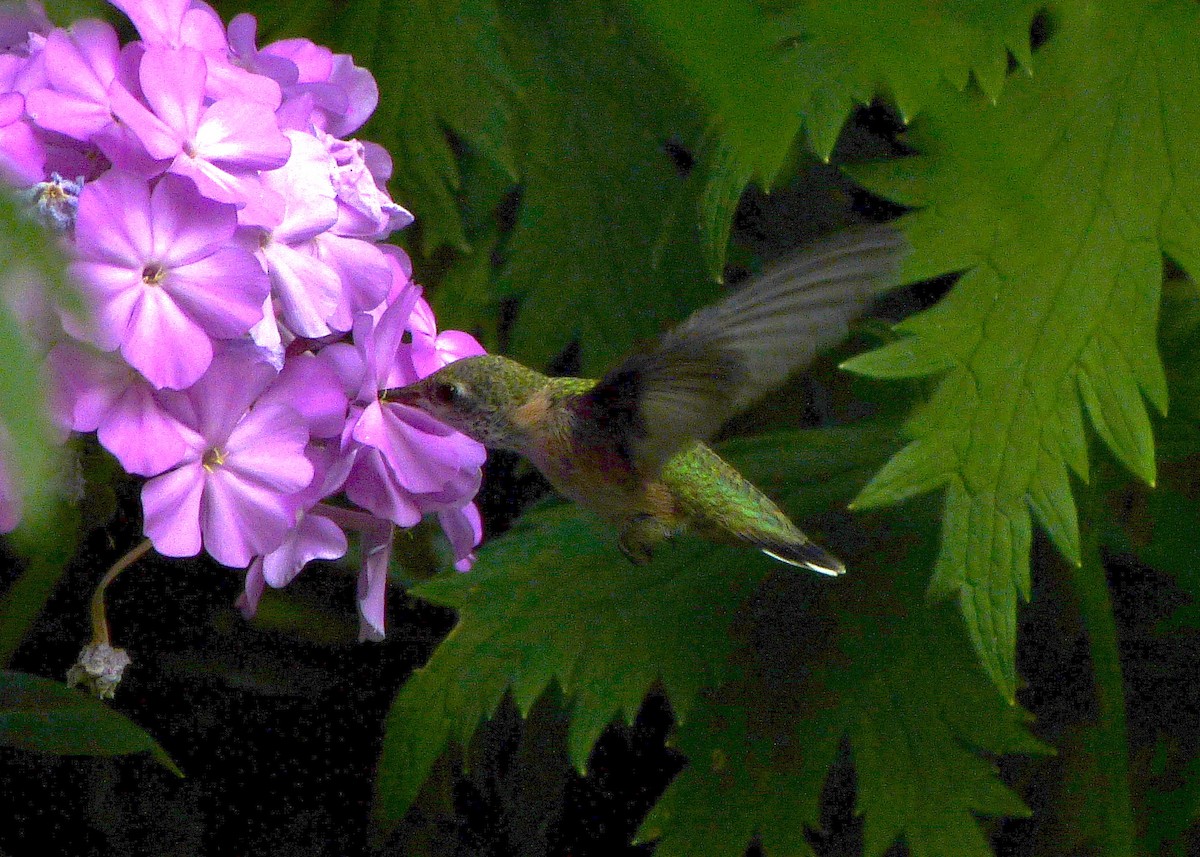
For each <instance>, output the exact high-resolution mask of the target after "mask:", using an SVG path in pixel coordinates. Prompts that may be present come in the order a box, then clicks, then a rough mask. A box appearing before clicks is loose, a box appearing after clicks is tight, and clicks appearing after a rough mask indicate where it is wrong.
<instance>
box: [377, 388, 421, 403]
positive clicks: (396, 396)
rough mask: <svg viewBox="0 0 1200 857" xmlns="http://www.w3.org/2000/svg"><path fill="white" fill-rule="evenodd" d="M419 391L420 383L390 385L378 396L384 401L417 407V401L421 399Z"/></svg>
mask: <svg viewBox="0 0 1200 857" xmlns="http://www.w3.org/2000/svg"><path fill="white" fill-rule="evenodd" d="M421 392H422V391H421V385H420V384H409V385H408V386H407V387H392V388H391V389H390V390H384V391H383V392H382V393H380V394H379V398H380V399H381V400H383V401H385V402H398V403H399V404H401V405H409V406H410V407H417V402H419V401H420V399H421Z"/></svg>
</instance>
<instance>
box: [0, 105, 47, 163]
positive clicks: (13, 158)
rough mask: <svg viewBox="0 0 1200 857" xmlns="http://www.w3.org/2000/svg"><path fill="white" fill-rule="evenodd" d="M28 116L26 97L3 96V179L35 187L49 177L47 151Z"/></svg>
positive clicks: (0, 143)
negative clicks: (25, 117) (29, 122)
mask: <svg viewBox="0 0 1200 857" xmlns="http://www.w3.org/2000/svg"><path fill="white" fill-rule="evenodd" d="M24 114H25V99H24V97H23V96H21V95H20V94H19V93H16V92H6V93H4V94H3V95H0V179H3V180H4V181H6V182H8V183H9V184H15V185H18V186H21V185H31V184H33V183H34V182H38V181H41V180H42V179H43V178H44V177H45V175H46V150H45V149H44V148H43V146H42V144H41V141H40V140H38V138H37V136H36V135H35V134H34V133H33V129H32V128H30V127H29V125H28V124H27V123H26V122H25V121H24V118H23V117H24Z"/></svg>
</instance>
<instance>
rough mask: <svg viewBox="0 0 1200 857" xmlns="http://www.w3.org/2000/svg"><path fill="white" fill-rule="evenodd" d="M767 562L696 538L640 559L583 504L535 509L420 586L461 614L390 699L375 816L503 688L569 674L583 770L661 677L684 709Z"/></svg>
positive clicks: (535, 685)
mask: <svg viewBox="0 0 1200 857" xmlns="http://www.w3.org/2000/svg"><path fill="white" fill-rule="evenodd" d="M769 565H770V561H769V560H767V559H766V558H765V557H760V556H759V555H756V554H752V553H748V552H745V551H738V550H736V549H732V548H720V549H716V550H714V549H713V548H712V547H711V546H709V545H707V544H701V543H699V542H698V541H696V540H691V539H689V540H686V541H681V543H680V544H679V545H677V546H672V547H671V548H670V549H669V550H668V549H664V550H662V551H661V557H660V558H659V559H658V560H657V561H656V562H654V563H653V564H652V565H650V566H647V567H646V568H644V569H643V568H634V567H633V566H631V565H630V564H629V563H628V561H626V560H625V558H624V557H623V556H622V555H621V553H620V551H619V550H618V549H617V547H616V540H615V536H614V534H613V533H612V532H611V530H608V529H606V528H604V527H603V525H602V524H599V523H596V522H593V521H592V520H590V519H589V518H586V517H584V514H583V513H582V512H580V511H578V510H576V509H574V508H571V507H567V506H555V507H552V508H549V509H544V510H542V511H538V512H534V513H530V514H527V515H526V516H525V517H524V518H523V519H522V522H521V524H519V525H518V527H517V528H516V529H515V530H514V531H513V532H512V533H510V534H508V535H506V536H505V537H504V538H503V539H500V540H498V541H497V542H495V543H493V544H492V545H489V546H488V547H486V548H484V549H483V550H482V551H481V554H480V560H479V563H478V565H477V566H476V569H475V570H474V571H472V572H471V573H470V574H469V575H459V576H453V577H444V578H438V579H435V580H434V581H432V582H430V583H427V584H424V585H422V586H419V587H417V588H416V590H415V593H416V594H417V595H420V596H421V597H422V598H426V599H428V600H430V601H433V602H435V603H437V604H444V605H447V606H451V607H454V608H456V609H457V610H458V611H459V612H460V620H459V624H458V626H457V627H456V628H455V629H454V631H453V632H452V633H451V635H450V637H449V638H447V639H446V640H445V642H443V643H442V644H441V646H439V647H438V649H437V651H436V652H435V653H434V655H433V657H432V659H431V660H430V662H429V663H428V665H426V666H425V667H424V668H423V669H421V670H419V671H418V672H417V673H416V674H415V675H414V676H413V677H412V678H411V679H410V680H409V682H408V683H407V684H406V685H405V686H404V687H403V688H402V689H401V691H400V694H399V696H398V697H397V698H396V702H395V703H394V705H393V707H392V711H391V713H390V715H389V717H388V726H387V729H388V738H387V740H386V742H385V745H384V750H383V756H382V759H381V761H380V782H379V789H380V796H379V807H378V811H379V815H380V816H381V817H382V818H383V819H384V820H386V821H392V822H396V821H398V820H399V819H400V818H402V817H403V815H404V812H405V811H406V810H407V808H408V806H409V804H410V803H411V802H412V800H413V799H414V798H415V797H416V794H417V792H418V790H419V788H420V785H421V783H422V782H423V781H424V779H425V777H426V775H427V774H428V772H429V770H430V768H431V767H432V765H433V763H434V761H435V760H436V759H437V757H438V756H439V755H441V753H442V752H443V751H444V750H445V749H446V747H447V746H448V745H449V743H450V742H451V741H454V742H455V743H458V744H463V743H465V742H466V741H467V739H469V738H470V736H471V734H472V733H473V732H474V730H475V728H476V726H478V724H479V722H480V721H481V720H482V719H483V718H485V717H489V716H491V714H492V713H493V712H494V711H495V709H496V706H497V705H498V704H499V703H500V701H501V699H502V698H503V697H504V695H505V693H507V692H511V693H512V694H513V696H514V698H515V701H516V703H517V706H518V708H519V709H520V711H521V712H522V714H525V713H527V712H528V710H529V708H530V707H531V706H532V705H533V703H534V702H535V701H536V700H537V699H538V698H539V697H540V696H541V695H542V694H543V693H544V692H545V691H546V689H547V688H548V687H549V686H550V684H551V682H553V681H557V682H558V683H559V684H560V685H561V687H562V688H563V692H564V694H565V696H566V698H567V699H568V700H570V711H571V715H572V716H571V728H570V733H569V737H568V745H569V748H570V753H571V759H572V762H573V764H574V765H575V766H576V767H577V768H579V769H583V768H584V767H585V765H586V762H587V757H588V754H589V752H590V751H591V747H592V745H593V744H594V743H595V741H596V739H597V738H598V737H599V736H600V733H601V732H602V731H603V730H604V728H605V727H606V726H608V725H609V723H611V722H612V721H613V720H615V719H616V718H617V717H623V718H624V719H626V720H632V718H633V717H634V715H635V714H636V713H637V711H638V709H639V708H640V707H641V703H642V699H643V698H644V697H645V695H646V693H648V692H649V690H650V688H651V686H652V685H654V684H655V682H661V684H662V686H663V687H664V689H665V690H666V692H667V694H668V696H669V697H670V698H671V701H672V704H673V705H674V706H675V709H676V711H677V713H678V715H679V716H681V717H686V715H687V712H688V709H689V708H690V707H691V704H692V702H693V701H694V699H695V697H696V694H697V693H698V692H699V690H700V688H702V687H705V686H709V685H712V684H715V683H716V682H717V681H718V680H719V679H720V678H721V676H722V674H723V672H724V669H725V667H724V665H725V663H726V661H727V660H728V657H729V653H730V651H731V650H732V648H733V645H734V644H733V642H732V641H731V640H730V638H729V633H728V631H729V625H730V622H731V621H732V619H733V614H734V611H735V610H736V608H737V606H738V604H740V603H741V602H742V601H743V600H744V599H745V598H746V597H747V596H748V595H749V594H750V593H751V592H753V590H754V587H755V586H756V585H757V583H758V581H759V580H760V579H761V577H762V575H763V574H765V573H766V571H767V570H768V568H769ZM466 675H469V676H470V681H469V682H464V681H463V677H464V676H466Z"/></svg>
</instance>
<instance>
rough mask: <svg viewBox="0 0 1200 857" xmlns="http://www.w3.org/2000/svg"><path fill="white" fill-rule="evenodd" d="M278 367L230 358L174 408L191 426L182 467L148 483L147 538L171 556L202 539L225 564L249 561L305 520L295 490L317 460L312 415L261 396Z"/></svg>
mask: <svg viewBox="0 0 1200 857" xmlns="http://www.w3.org/2000/svg"><path fill="white" fill-rule="evenodd" d="M275 377H276V374H275V370H274V368H273V367H271V366H270V365H269V364H266V363H261V362H256V361H253V360H250V359H246V357H245V356H244V355H241V354H229V355H225V354H223V355H221V356H219V357H218V358H217V359H216V360H214V361H213V365H212V367H211V368H210V369H209V371H208V373H207V374H206V375H205V376H204V377H203V378H201V379H200V380H199V381H198V382H197V383H196V384H195V385H194V386H192V387H191V388H190V389H189V390H187V392H185V393H174V394H170V395H171V396H172V405H173V410H174V412H175V413H176V415H177V416H178V418H179V420H180V422H181V423H183V424H184V425H185V426H186V427H187V429H189V432H188V433H187V435H186V441H187V451H186V453H185V455H184V457H183V460H182V461H181V462H180V464H179V465H178V466H177V467H175V468H174V469H172V470H170V471H168V472H166V473H163V474H162V475H160V476H156V477H154V478H153V479H151V480H150V481H148V482H147V483H146V485H145V487H144V488H143V489H142V508H143V509H144V511H145V517H146V521H145V529H146V535H147V536H148V537H149V538H150V539H151V541H153V543H154V547H155V549H156V550H157V551H158V552H159V553H161V554H165V555H166V556H192V555H194V554H196V553H197V552H199V550H200V548H201V546H202V545H203V547H204V549H205V550H206V551H208V553H209V554H210V555H211V556H212V557H213V558H214V559H216V560H217V561H218V562H220V563H223V564H225V565H228V566H233V567H236V568H244V567H245V566H246V565H248V564H249V563H250V561H251V559H253V558H254V557H255V556H259V555H263V554H268V553H270V552H271V551H273V550H275V549H276V548H277V547H279V545H280V544H281V543H282V541H283V539H284V537H285V535H286V534H287V532H288V530H289V529H291V528H292V527H293V526H294V525H295V522H296V517H295V516H296V507H295V503H294V496H295V495H296V494H298V493H299V492H300V491H302V490H303V489H304V488H306V487H308V485H309V483H310V482H311V481H312V478H313V465H312V463H311V462H310V461H309V459H308V457H307V456H306V455H305V449H306V447H307V445H308V441H309V433H308V429H307V428H306V427H305V425H304V418H303V417H301V416H300V414H299V413H297V412H296V411H295V410H294V409H292V408H290V407H288V406H286V405H282V404H279V403H278V402H266V403H262V402H258V401H257V400H258V399H259V397H260V396H261V395H262V394H263V393H264V392H265V391H266V390H267V389H268V388H269V386H270V384H271V383H272V382H273V381H274V380H275Z"/></svg>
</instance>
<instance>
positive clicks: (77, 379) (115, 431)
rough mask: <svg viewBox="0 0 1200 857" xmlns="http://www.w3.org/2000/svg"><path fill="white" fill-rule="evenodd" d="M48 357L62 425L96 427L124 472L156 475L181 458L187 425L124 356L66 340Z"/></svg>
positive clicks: (87, 429) (81, 429)
mask: <svg viewBox="0 0 1200 857" xmlns="http://www.w3.org/2000/svg"><path fill="white" fill-rule="evenodd" d="M47 360H48V362H49V364H50V369H51V372H52V374H53V376H54V379H55V390H56V392H57V394H58V395H57V399H58V401H57V402H56V403H55V404H56V406H57V408H56V409H57V411H58V414H57V416H58V421H59V423H60V424H61V425H63V426H65V427H66V428H69V429H71V430H72V431H78V432H91V431H94V432H96V434H97V437H98V438H99V440H100V443H101V444H102V445H103V446H104V448H105V449H107V450H108V451H109V452H111V453H112V454H113V455H114V456H116V459H117V461H119V462H121V466H122V467H124V468H125V471H126V472H127V473H133V474H136V475H138V476H155V475H157V474H159V473H162V472H163V471H164V470H166V469H167V468H169V467H174V466H175V465H176V464H178V463H179V462H180V461H181V460H182V459H183V457H184V455H185V453H186V451H187V440H186V439H185V434H186V433H187V431H188V430H187V429H186V427H184V426H183V425H182V424H181V423H180V422H179V420H178V419H177V418H176V417H175V416H174V415H173V414H172V413H171V412H170V411H169V410H167V409H166V408H165V407H164V406H163V403H162V399H161V397H160V396H159V395H158V391H157V390H155V389H154V387H153V386H151V385H150V383H149V382H148V381H146V379H145V378H143V377H142V376H141V374H139V373H138V372H136V371H134V370H133V369H132V368H130V366H129V365H128V364H127V363H125V362H124V361H123V360H119V359H117V358H116V357H115V356H114V355H112V354H104V353H97V352H94V351H89V350H86V349H84V348H82V347H80V346H78V345H76V344H74V343H69V342H68V343H61V344H59V345H56V346H54V348H53V349H52V350H51V351H50V355H49V357H48V358H47Z"/></svg>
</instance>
